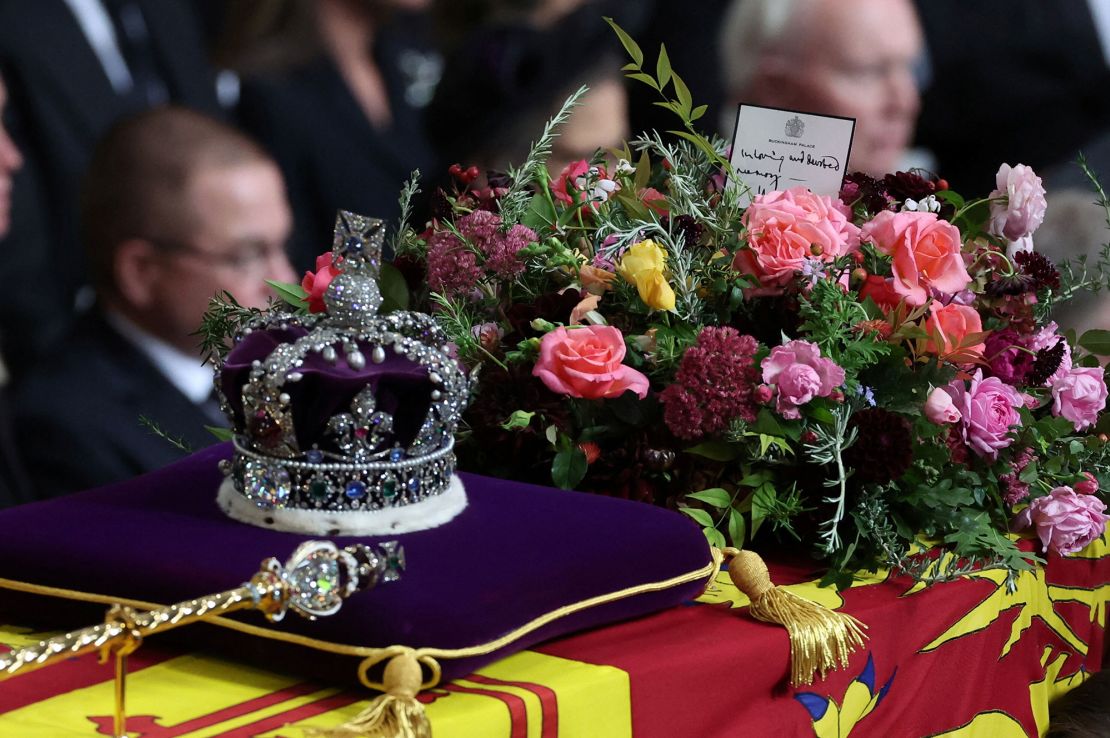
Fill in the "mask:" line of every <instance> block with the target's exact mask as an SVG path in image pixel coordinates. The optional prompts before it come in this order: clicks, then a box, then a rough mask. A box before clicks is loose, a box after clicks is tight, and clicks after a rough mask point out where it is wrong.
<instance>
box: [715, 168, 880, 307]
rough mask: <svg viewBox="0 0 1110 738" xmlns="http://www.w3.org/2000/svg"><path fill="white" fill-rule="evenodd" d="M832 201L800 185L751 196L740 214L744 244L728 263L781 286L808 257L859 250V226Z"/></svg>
mask: <svg viewBox="0 0 1110 738" xmlns="http://www.w3.org/2000/svg"><path fill="white" fill-rule="evenodd" d="M837 205H839V201H837V202H834V201H833V199H832V198H830V197H825V196H824V195H815V194H813V193H812V192H810V191H809V190H807V189H806V188H805V187H792V188H790V189H789V190H786V191H784V192H768V193H766V194H764V195H758V196H756V198H755V200H753V201H752V204H751V205H750V206H749V207H748V209H747V211H746V212H745V213H744V217H743V218H742V219H741V220H742V222H743V224H744V225H745V227H746V228H747V231H748V248H746V249H741V250H740V251H738V252H737V253H736V257H735V259H734V261H733V266H734V267H735V268H736V270H737V271H741V272H744V273H745V274H752V275H754V276H756V277H757V278H758V279H759V281H760V283H761V284H762V285H763V286H764V287H782V286H784V285H786V284H787V283H788V282H790V280H791V279H793V278H794V274H795V273H796V272H798V271H800V270H801V268H802V263H803V262H804V261H806V260H807V259H813V258H817V259H820V260H821V261H833V260H834V259H836V258H837V257H840V256H844V255H845V254H848V253H851V252H854V251H858V250H859V228H858V227H856V226H855V225H854V224H853V223H852V222H851V221H850V220H849V219H848V217H847V216H846V215H845V214H844V212H843V211H842V210H840V209H839V208H838V207H837ZM815 247H816V248H815Z"/></svg>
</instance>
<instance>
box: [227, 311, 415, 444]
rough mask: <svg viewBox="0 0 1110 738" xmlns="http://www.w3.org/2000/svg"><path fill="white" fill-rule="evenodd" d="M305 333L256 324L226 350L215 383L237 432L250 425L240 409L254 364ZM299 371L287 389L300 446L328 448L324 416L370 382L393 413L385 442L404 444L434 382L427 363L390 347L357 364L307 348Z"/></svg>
mask: <svg viewBox="0 0 1110 738" xmlns="http://www.w3.org/2000/svg"><path fill="white" fill-rule="evenodd" d="M307 334H308V330H307V329H306V328H304V327H302V326H299V325H289V326H287V327H281V326H273V327H268V328H263V329H260V330H254V331H252V332H251V333H250V334H248V335H246V336H244V337H243V338H242V340H240V341H239V343H238V344H236V346H235V347H234V348H233V349H232V350H231V352H230V353H229V354H228V356H227V358H226V360H225V361H224V364H223V367H222V369H221V372H220V377H219V383H220V390H221V391H222V392H223V394H224V397H225V398H226V399H227V404H228V406H229V407H230V413H229V416H230V420H231V423H232V429H233V430H234V431H235V432H236V433H240V434H242V433H244V432H247V431H249V430H251V429H250V428H249V425H248V423H249V419H248V418H247V417H245V415H244V412H245V411H244V407H243V396H242V392H243V386H244V385H245V384H246V382H247V379H248V377H249V375H250V371H251V366H252V364H253V363H254V362H255V361H265V360H266V357H268V356H269V355H270V354H271V353H273V351H274V349H276V348H277V347H278V346H280V345H282V344H290V343H293V342H294V341H296V340H297V339H299V338H302V337H303V336H305V335H307ZM359 348H360V349H361V350H362V352H363V353H364V354H366V355H370V354H371V352H372V350H373V348H372V347H371V346H369V345H367V344H365V343H360V344H359ZM298 371H299V372H300V374H301V375H302V376H303V378H302V379H301V380H300V381H298V382H295V383H288V384H287V385H286V386H285V391H286V392H287V393H288V394H289V396H290V404H291V406H292V408H293V423H294V428H295V429H296V436H297V444H298V446H300V448H302V449H309V448H312V447H313V446H314V445H318V446H320V447H321V448H327V447H328V444H329V443H330V442H331V441H330V440H329V439H328V438H327V436H326V430H327V424H328V420H329V419H330V418H332V417H333V416H334V415H336V414H337V413H340V412H344V411H345V410H346V409H347V408H348V407H349V406H350V404H351V401H352V400H353V399H354V397H355V396H356V395H357V394H358V393H359V392H361V391H362V390H363V389H364V388H365V387H367V386H369V387H372V388H373V390H374V394H375V396H376V397H377V400H378V408H379V409H380V410H383V411H384V412H387V413H389V414H390V415H391V416H393V432H392V434H391V436H389V437H387V439H386V443H387V445H394V443H396V444H398V445H400V446H402V447H407V446H408V445H409V444H410V443H411V442H412V440H413V439H414V438H415V437H416V433H417V431H418V430H419V428H420V424H421V422H422V421H423V420H424V416H425V415H426V414H427V412H428V404H429V399H430V396H431V392H432V389H433V387H432V383H431V382H430V381H429V379H428V369H427V367H424V366H422V365H420V364H418V363H416V362H414V361H412V360H410V359H408V358H406V357H404V356H399V355H397V354H394V353H392V352H390V353H388V354H387V355H386V357H385V361H383V362H382V363H380V364H378V363H374V362H372V361H371V362H366V364H365V366H363V367H361V368H359V369H356V368H354V367H352V366H351V365H350V364H349V363H347V362H345V361H336V362H328V361H326V360H325V359H324V358H323V357H322V356H321V355H320V354H318V353H309V354H307V355H306V356H305V358H304V364H303V365H302V366H301V367H299V369H298Z"/></svg>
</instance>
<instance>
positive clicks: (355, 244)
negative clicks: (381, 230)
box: [343, 236, 362, 254]
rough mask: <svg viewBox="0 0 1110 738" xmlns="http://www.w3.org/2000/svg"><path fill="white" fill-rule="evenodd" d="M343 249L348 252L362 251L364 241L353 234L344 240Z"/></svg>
mask: <svg viewBox="0 0 1110 738" xmlns="http://www.w3.org/2000/svg"><path fill="white" fill-rule="evenodd" d="M343 250H344V251H346V252H347V253H348V254H359V253H362V241H359V240H358V239H357V238H355V237H354V236H352V237H351V238H348V239H347V240H346V241H344V242H343Z"/></svg>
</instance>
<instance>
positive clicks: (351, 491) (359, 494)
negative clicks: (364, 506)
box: [344, 479, 366, 500]
mask: <svg viewBox="0 0 1110 738" xmlns="http://www.w3.org/2000/svg"><path fill="white" fill-rule="evenodd" d="M344 494H346V495H347V499H348V500H361V499H363V498H364V497H366V485H365V484H363V483H362V482H360V481H358V480H357V479H356V480H354V481H352V482H347V488H346V489H345V490H344Z"/></svg>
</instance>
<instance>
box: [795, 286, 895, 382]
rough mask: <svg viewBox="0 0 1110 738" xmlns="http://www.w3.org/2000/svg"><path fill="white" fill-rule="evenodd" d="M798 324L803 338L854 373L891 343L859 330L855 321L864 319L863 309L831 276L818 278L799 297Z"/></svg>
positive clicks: (845, 369)
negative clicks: (807, 290) (799, 323)
mask: <svg viewBox="0 0 1110 738" xmlns="http://www.w3.org/2000/svg"><path fill="white" fill-rule="evenodd" d="M799 315H800V316H801V318H802V324H801V326H799V328H800V330H801V331H802V333H804V334H805V336H806V339H807V340H809V341H813V342H814V343H816V344H817V345H818V346H820V347H821V354H822V356H827V357H829V358H831V359H832V360H833V361H835V362H836V363H837V364H839V365H840V366H841V367H843V368H844V371H845V372H846V373H848V374H856V373H858V372H859V371H861V370H863V369H866V368H867V367H869V366H872V365H873V364H875V363H877V362H878V361H879V360H880V359H881V358H882V357H884V356H886V355H888V354H889V353H890V352H891V345H890V344H889V343H887V342H886V341H883V340H880V339H878V338H876V337H875V335H874V334H873V333H861V332H860V331H859V330H858V329H856V327H855V326H856V324H858V323H860V322H861V321H864V320H868V319H869V317H868V314H867V311H866V310H865V309H864V307H863V305H862V304H861V303H859V302H857V301H856V298H855V294H854V293H852V292H846V291H844V290H843V289H841V287H840V286H839V285H838V284H837V283H836V282H835V281H833V280H831V279H822V280H818V281H817V282H816V283H815V284H814V285H813V289H812V290H810V292H809V294H807V295H803V296H802V298H801V309H800V310H799Z"/></svg>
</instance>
